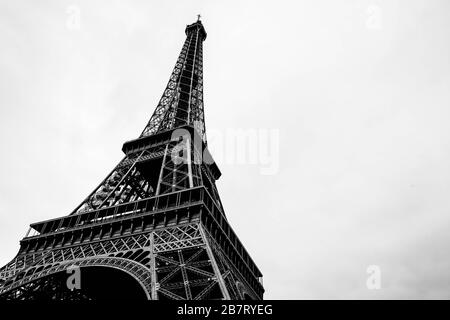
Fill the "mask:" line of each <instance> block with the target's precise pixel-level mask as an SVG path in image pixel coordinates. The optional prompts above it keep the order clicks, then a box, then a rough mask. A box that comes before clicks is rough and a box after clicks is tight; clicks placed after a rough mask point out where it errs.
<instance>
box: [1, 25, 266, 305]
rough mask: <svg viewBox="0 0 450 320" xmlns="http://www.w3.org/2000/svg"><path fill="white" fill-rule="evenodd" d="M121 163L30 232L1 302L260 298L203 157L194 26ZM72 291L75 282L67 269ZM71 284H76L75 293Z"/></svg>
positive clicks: (4, 273)
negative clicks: (79, 198) (70, 205)
mask: <svg viewBox="0 0 450 320" xmlns="http://www.w3.org/2000/svg"><path fill="white" fill-rule="evenodd" d="M185 33H186V40H185V42H184V45H183V47H182V50H181V53H180V55H179V57H178V60H177V62H176V64H175V68H174V69H173V71H172V74H171V76H170V79H169V82H168V84H167V87H166V89H165V91H164V93H163V95H162V97H161V99H160V101H159V103H158V105H157V107H156V110H155V112H154V113H153V115H152V116H151V118H150V120H149V122H148V124H147V126H146V127H145V128H144V130H143V132H142V133H141V135H140V136H139V138H137V139H135V140H131V141H127V142H125V143H124V144H123V147H122V151H123V152H124V154H125V156H124V158H123V159H122V160H121V161H120V162H119V164H118V165H117V166H116V167H115V168H114V169H113V170H112V171H111V172H110V173H109V174H108V175H107V176H106V178H105V179H104V180H103V181H102V182H101V183H100V184H99V185H98V186H97V187H96V188H95V189H94V191H93V192H92V193H91V194H89V196H88V197H87V198H86V199H85V200H84V201H83V202H82V203H81V204H80V205H79V206H78V207H76V208H75V210H74V211H73V212H71V213H70V214H69V215H66V216H63V217H60V218H56V219H51V220H47V221H42V222H38V223H33V224H31V225H30V229H29V231H28V233H27V235H26V236H25V238H24V239H22V241H21V242H20V250H19V253H18V254H17V256H16V257H15V258H14V259H13V260H12V261H11V262H10V263H8V264H7V265H6V266H4V267H3V268H1V269H0V300H16V299H17V300H37V299H42V300H98V299H109V298H112V299H151V300H164V299H175V300H200V299H218V300H229V299H236V300H241V299H244V300H246V299H249V300H259V299H262V298H263V293H264V288H263V285H262V274H261V272H260V271H259V269H258V268H257V266H256V264H255V263H254V262H253V260H252V258H251V257H250V255H249V254H248V252H247V251H246V249H245V248H244V246H243V245H242V243H241V242H240V241H239V238H238V237H237V235H236V234H235V232H234V231H233V229H232V228H231V226H230V225H229V223H228V221H227V217H226V215H225V212H224V209H223V207H222V203H221V201H220V198H219V193H218V191H217V188H216V184H215V182H216V180H217V179H219V177H220V176H221V172H220V170H219V168H218V166H217V164H216V163H215V162H214V160H213V158H212V156H211V154H210V153H209V151H208V148H207V140H206V134H205V117H204V110H203V109H204V108H203V66H202V64H203V56H202V55H203V49H202V47H203V41H204V40H205V39H206V31H205V28H204V27H203V25H202V22H201V21H200V17H199V18H198V20H197V21H196V22H195V23H193V24H191V25H188V26H187V27H186V30H185ZM73 268H76V269H77V270H78V273H77V274H78V276H79V277H78V278H77V279H78V280H79V281H78V284H76V282H77V281H76V280H77V279H75V280H74V282H73V283H72V282H71V281H69V277H72V274H75V273H72V272H73V271H72V269H73ZM74 283H75V285H74Z"/></svg>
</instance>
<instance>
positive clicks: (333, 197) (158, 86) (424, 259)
mask: <svg viewBox="0 0 450 320" xmlns="http://www.w3.org/2000/svg"><path fill="white" fill-rule="evenodd" d="M70 5H75V6H76V8H79V9H80V14H81V15H80V17H81V20H80V28H79V29H75V30H73V29H70V28H68V27H67V25H66V24H67V19H68V17H69V14H68V12H67V10H68V8H69V7H70ZM197 13H201V14H202V17H203V19H202V20H203V23H204V25H205V28H206V31H207V32H208V38H207V39H206V41H205V43H204V68H205V79H204V80H205V108H206V127H207V133H208V132H209V131H211V132H225V131H226V130H229V129H236V128H244V129H255V130H257V129H261V128H262V129H278V130H279V133H280V140H279V145H280V148H279V154H277V155H276V156H277V159H279V170H278V172H277V173H276V174H274V175H262V174H261V168H260V167H258V165H251V164H248V165H239V164H232V163H227V162H226V161H221V160H220V159H219V158H218V159H217V161H218V164H219V167H220V168H221V170H222V173H223V176H222V178H221V179H220V181H219V182H218V188H219V192H220V194H221V197H222V201H223V204H224V206H225V210H226V213H227V216H228V218H229V221H230V222H231V225H232V226H233V228H234V230H235V231H236V233H237V234H238V236H239V237H240V239H241V241H242V242H243V243H244V245H245V246H246V248H247V250H248V251H249V252H250V253H251V255H252V257H253V259H254V260H255V262H256V263H257V265H258V266H259V268H260V269H261V271H262V272H263V274H264V284H265V287H266V295H265V298H266V299H283V298H289V299H302V298H336V299H345V298H362V299H366V298H388V299H389V298H450V273H449V272H448V271H449V270H450V256H449V252H450V248H449V247H450V232H449V231H450V216H449V209H450V197H449V194H450V192H449V191H450V190H449V189H450V170H449V161H450V129H449V126H448V123H449V119H450V108H449V107H450V90H449V89H450V58H449V57H450V46H449V39H450V3H449V2H448V1H445V0H442V1H425V0H423V1H412V0H408V1H407V0H403V1H394V0H389V1H376V0H370V1H366V0H360V1H356V0H355V1H350V0H349V1H343V0H341V1H336V0H329V1H325V0H320V1H312V0H310V1H281V0H280V1H276V2H274V1H261V0H259V1H256V0H255V1H242V0H241V1H235V0H227V1H220V2H219V1H177V2H175V1H167V0H165V1H162V0H161V1H147V0H146V1H107V0H105V1H93V0H89V1H87V0H85V1H56V0H55V1H31V0H28V1H24V0H17V1H6V0H0V148H1V150H2V151H1V157H0V177H1V180H0V264H1V265H3V264H5V263H7V262H8V261H9V260H11V259H12V258H13V257H14V255H15V254H16V253H17V250H18V247H19V240H20V239H21V238H22V237H23V236H24V234H25V232H26V230H27V228H28V225H29V224H30V223H32V222H37V221H40V220H44V219H50V218H54V217H58V216H63V215H66V214H68V213H69V212H70V211H71V210H73V209H74V208H75V207H76V206H77V205H78V204H79V203H80V202H81V201H82V200H83V199H84V197H85V196H86V195H87V194H88V193H89V192H90V191H92V189H93V188H94V187H95V186H96V185H97V184H98V183H99V182H100V180H101V179H103V178H104V177H105V175H106V174H107V173H108V172H109V171H110V170H111V169H112V168H113V167H114V166H115V165H116V164H117V162H118V161H119V160H120V159H121V158H122V152H121V146H122V143H123V142H124V141H126V140H130V139H133V138H136V137H137V136H138V135H139V134H140V132H141V131H142V129H143V127H144V126H145V124H146V122H147V120H148V118H149V117H150V115H151V114H152V112H153V110H154V108H155V106H156V104H157V102H158V100H159V98H160V96H161V94H162V92H163V89H164V86H165V85H166V83H167V81H168V78H169V75H170V73H171V71H172V68H173V66H174V64H175V60H176V58H177V56H178V54H179V51H180V49H181V46H182V44H183V41H184V38H185V35H184V27H185V26H186V24H189V23H192V22H193V21H195V19H196V15H197ZM209 143H210V149H211V150H212V153H213V155H214V154H215V151H214V149H216V150H217V153H220V150H219V149H220V145H218V144H216V145H214V140H210V141H209ZM216 158H217V157H216ZM369 265H378V266H379V267H380V268H381V289H380V290H368V289H367V287H366V279H367V277H368V274H367V273H366V269H367V267H368V266H369Z"/></svg>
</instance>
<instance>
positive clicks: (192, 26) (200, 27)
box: [185, 19, 206, 41]
mask: <svg viewBox="0 0 450 320" xmlns="http://www.w3.org/2000/svg"><path fill="white" fill-rule="evenodd" d="M197 30H198V31H199V34H200V36H201V40H202V41H204V40H205V39H206V30H205V27H203V24H202V22H201V21H200V19H199V20H197V21H196V22H194V23H193V24H189V25H187V26H186V30H185V32H186V36H189V33H190V32H196V31H197Z"/></svg>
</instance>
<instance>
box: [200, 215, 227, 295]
mask: <svg viewBox="0 0 450 320" xmlns="http://www.w3.org/2000/svg"><path fill="white" fill-rule="evenodd" d="M198 229H199V231H200V234H201V235H202V238H203V241H204V242H205V246H206V252H207V253H208V256H209V259H210V260H211V265H212V267H213V270H214V273H215V274H216V277H217V281H218V282H219V287H220V290H221V291H222V294H223V297H224V299H225V300H231V298H230V294H229V293H228V290H227V287H226V285H225V281H224V280H223V277H222V274H221V273H220V270H219V266H218V265H217V261H216V259H215V258H214V253H213V251H212V249H211V244H210V243H209V240H208V237H207V236H206V232H205V230H204V229H203V226H202V225H201V224H199V225H198Z"/></svg>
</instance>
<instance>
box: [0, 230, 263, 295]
mask: <svg viewBox="0 0 450 320" xmlns="http://www.w3.org/2000/svg"><path fill="white" fill-rule="evenodd" d="M73 266H78V267H81V268H82V267H88V266H106V267H111V268H117V269H119V270H122V271H124V272H126V273H128V274H130V275H131V276H132V277H133V278H134V279H135V280H136V281H137V282H138V283H139V284H140V285H141V286H142V288H143V289H144V291H145V293H146V295H147V297H148V298H149V299H167V298H168V299H189V300H191V299H194V300H195V299H205V298H209V299H230V298H234V299H236V298H240V296H239V295H237V294H236V292H237V290H238V282H237V281H236V279H240V280H241V281H242V279H241V276H239V272H236V270H233V269H231V268H230V266H229V264H228V262H227V261H226V259H224V256H223V254H222V253H220V249H219V247H218V246H217V244H216V243H215V242H214V240H212V239H211V237H210V236H209V235H208V234H207V232H206V231H205V230H204V228H203V227H202V226H201V224H199V223H195V224H185V225H179V226H176V227H171V228H163V229H160V230H155V231H153V232H150V233H147V234H140V235H137V236H129V237H124V238H118V239H110V240H105V241H98V242H95V243H89V244H85V245H78V246H71V247H67V248H62V249H57V250H46V251H43V252H41V253H40V258H38V259H35V260H34V261H33V260H30V264H29V265H26V266H25V267H24V268H23V269H22V270H21V271H20V272H19V273H17V274H16V275H14V276H12V277H9V278H7V279H6V280H5V281H4V282H3V284H2V285H1V286H0V299H1V298H3V299H18V298H20V299H25V298H26V297H25V296H24V295H23V293H24V292H28V291H29V288H30V287H33V283H41V281H43V280H42V279H44V278H45V279H46V280H45V281H44V282H45V283H47V282H48V281H49V280H48V279H50V278H49V277H50V276H52V275H55V274H58V273H61V272H63V271H65V270H67V269H68V268H69V267H73ZM41 285H42V284H41ZM27 288H28V289H27ZM230 292H231V294H230ZM31 297H32V296H31ZM255 298H256V297H255ZM73 299H80V296H78V295H75V296H74V297H73Z"/></svg>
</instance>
